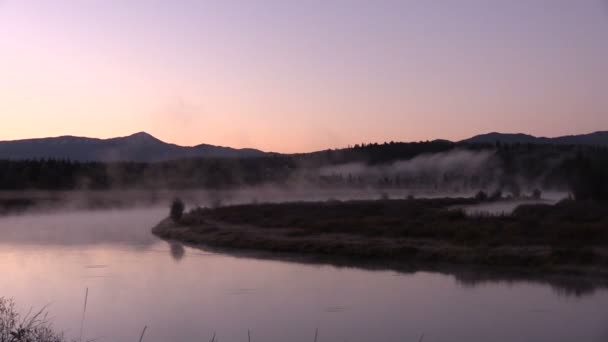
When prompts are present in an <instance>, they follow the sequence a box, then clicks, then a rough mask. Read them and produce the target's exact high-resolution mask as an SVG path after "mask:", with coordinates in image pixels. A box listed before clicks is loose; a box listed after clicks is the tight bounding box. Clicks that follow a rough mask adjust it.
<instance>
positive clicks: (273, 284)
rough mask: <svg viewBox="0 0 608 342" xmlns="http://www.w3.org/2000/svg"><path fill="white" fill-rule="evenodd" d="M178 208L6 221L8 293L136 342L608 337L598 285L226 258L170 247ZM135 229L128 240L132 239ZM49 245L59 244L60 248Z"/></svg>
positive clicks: (2, 242)
mask: <svg viewBox="0 0 608 342" xmlns="http://www.w3.org/2000/svg"><path fill="white" fill-rule="evenodd" d="M165 215H166V210H164V209H150V210H136V211H111V212H108V213H107V215H103V214H100V213H92V214H91V215H89V214H87V213H69V214H61V215H56V216H58V217H54V216H53V215H47V216H44V217H42V218H41V217H39V216H31V217H26V216H23V217H20V218H0V265H1V266H2V277H0V296H7V297H13V298H14V299H15V300H16V301H17V303H18V304H19V306H20V307H19V309H20V310H22V311H27V310H28V309H29V308H30V307H34V308H39V307H41V306H43V305H45V304H50V307H49V309H50V311H51V314H52V317H53V323H54V325H55V326H56V327H58V328H60V329H64V330H67V333H68V336H74V332H78V330H79V325H80V317H81V315H82V304H83V298H82V293H83V291H84V289H85V288H89V298H88V306H87V316H86V323H85V334H84V335H85V339H86V340H90V339H94V338H99V337H102V339H101V340H102V341H118V342H121V341H134V340H137V339H138V338H139V335H140V334H141V330H142V328H143V326H144V325H146V326H148V330H147V331H146V338H145V341H147V342H165V341H200V340H208V339H209V338H210V336H212V334H213V332H216V333H217V337H218V338H219V339H220V340H222V341H247V330H248V329H251V330H252V336H254V338H255V340H256V341H258V340H259V341H262V340H263V341H269V342H274V341H276V342H278V341H310V340H311V338H312V336H314V332H315V329H316V328H319V341H344V340H348V341H355V342H356V341H372V340H377V339H382V340H384V341H417V340H418V339H419V337H420V335H421V334H422V333H423V332H426V335H425V341H505V342H506V341H521V340H531V341H574V340H578V341H605V337H606V317H608V294H607V291H604V290H602V288H603V287H604V285H602V284H598V283H597V282H593V281H591V280H588V281H582V282H581V280H580V279H578V280H576V281H575V280H566V278H564V279H549V278H547V277H543V276H540V275H539V276H537V277H535V276H534V275H529V274H517V273H514V274H504V273H501V274H497V273H492V272H489V271H486V270H482V269H476V270H470V269H468V270H467V269H453V268H452V269H449V268H445V269H444V268H434V269H431V268H426V269H424V268H419V267H418V268H416V267H411V266H407V265H388V266H387V265H384V266H380V265H374V264H372V263H366V262H364V261H361V262H358V263H356V264H353V263H352V262H348V260H331V261H330V260H322V259H307V260H305V259H302V258H301V257H294V256H283V257H276V256H269V255H259V254H258V255H252V254H249V255H247V254H217V253H214V251H209V250H200V249H193V248H190V247H185V246H183V245H181V244H179V243H167V242H164V241H159V240H158V239H156V238H154V237H152V236H151V235H150V233H149V230H150V227H152V226H153V225H154V224H156V222H158V221H159V220H160V219H161V218H162V217H163V216H165ZM121 232H122V234H121ZM47 237H48V239H49V241H47V240H46V238H47Z"/></svg>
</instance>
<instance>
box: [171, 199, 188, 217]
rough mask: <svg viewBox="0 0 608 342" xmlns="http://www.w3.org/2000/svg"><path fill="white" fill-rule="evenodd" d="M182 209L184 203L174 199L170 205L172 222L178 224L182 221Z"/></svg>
mask: <svg viewBox="0 0 608 342" xmlns="http://www.w3.org/2000/svg"><path fill="white" fill-rule="evenodd" d="M184 209H185V205H184V202H183V201H182V200H181V199H179V198H176V199H174V200H173V202H172V203H171V213H170V216H171V219H172V220H173V221H174V222H179V221H180V220H181V219H182V216H183V215H184Z"/></svg>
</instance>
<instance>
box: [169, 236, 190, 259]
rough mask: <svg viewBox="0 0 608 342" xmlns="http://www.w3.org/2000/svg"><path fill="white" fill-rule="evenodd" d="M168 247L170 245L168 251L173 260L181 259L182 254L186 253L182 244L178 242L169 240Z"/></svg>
mask: <svg viewBox="0 0 608 342" xmlns="http://www.w3.org/2000/svg"><path fill="white" fill-rule="evenodd" d="M169 247H170V248H169V252H170V253H171V257H172V258H173V260H175V261H177V262H179V261H180V260H182V258H183V257H184V255H186V250H185V249H184V246H183V245H182V244H181V243H179V242H175V241H170V242H169Z"/></svg>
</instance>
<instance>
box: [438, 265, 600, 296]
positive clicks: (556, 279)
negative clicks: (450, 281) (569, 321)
mask: <svg viewBox="0 0 608 342" xmlns="http://www.w3.org/2000/svg"><path fill="white" fill-rule="evenodd" d="M446 273H451V274H452V275H453V276H454V278H455V279H456V281H457V282H458V283H459V284H460V285H462V286H464V287H471V288H473V287H477V286H480V285H483V284H488V283H507V284H517V283H530V284H540V285H547V286H550V287H551V289H552V290H553V291H554V292H555V293H556V294H557V295H559V296H563V297H577V298H578V297H584V296H589V295H592V294H594V293H595V291H596V290H598V289H602V288H606V287H608V284H606V282H605V281H601V280H600V279H589V278H585V277H576V276H571V277H567V276H560V275H551V274H542V273H541V274H532V273H527V272H500V271H466V272H465V271H455V272H446Z"/></svg>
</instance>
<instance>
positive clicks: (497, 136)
mask: <svg viewBox="0 0 608 342" xmlns="http://www.w3.org/2000/svg"><path fill="white" fill-rule="evenodd" d="M461 142H465V143H490V144H494V143H496V142H500V143H503V144H516V143H521V144H528V143H530V144H558V145H595V146H608V131H603V132H595V133H590V134H580V135H566V136H562V137H555V138H546V137H535V136H533V135H528V134H522V133H515V134H509V133H496V132H493V133H488V134H481V135H476V136H474V137H472V138H469V139H466V140H462V141H461Z"/></svg>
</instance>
